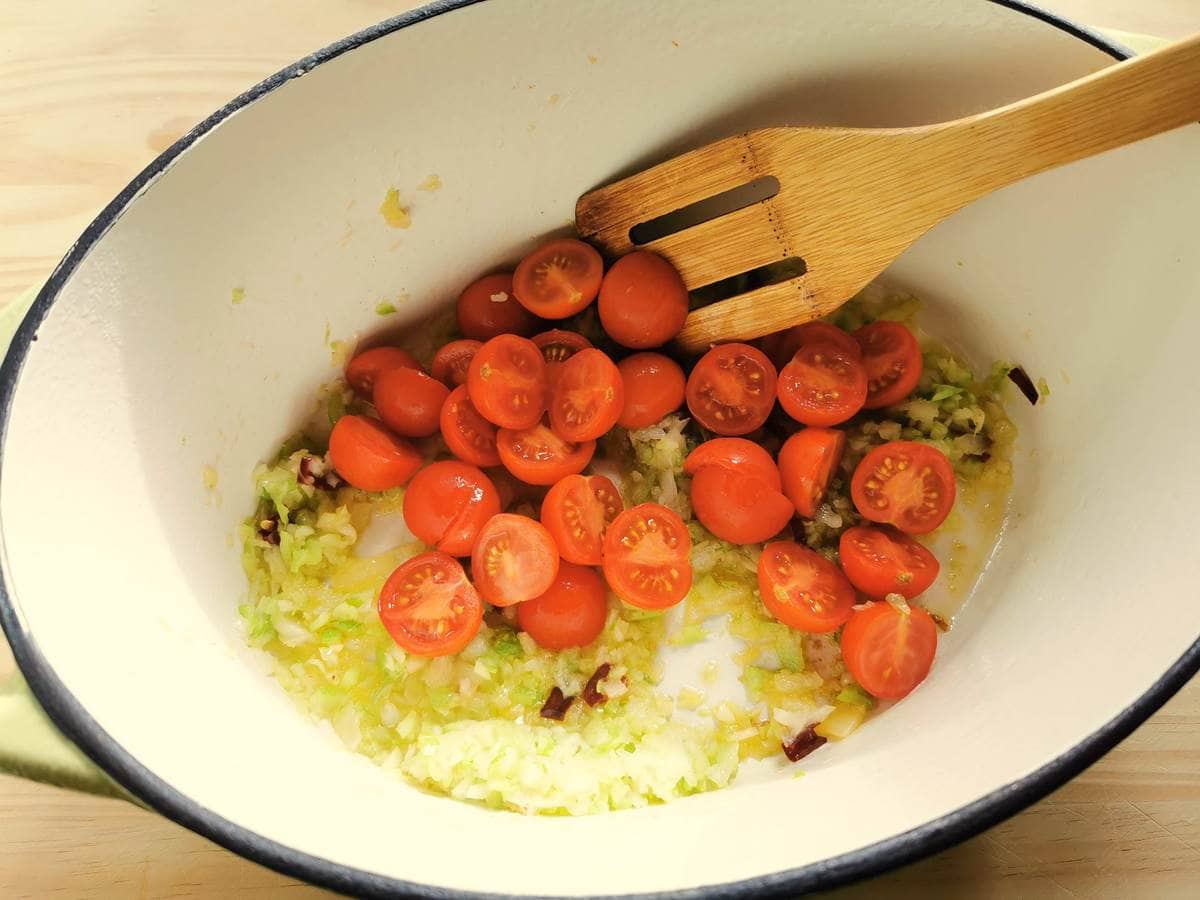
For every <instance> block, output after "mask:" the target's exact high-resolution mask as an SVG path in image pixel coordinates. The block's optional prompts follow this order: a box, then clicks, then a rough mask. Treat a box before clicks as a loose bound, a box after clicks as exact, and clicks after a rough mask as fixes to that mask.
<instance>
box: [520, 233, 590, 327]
mask: <svg viewBox="0 0 1200 900" xmlns="http://www.w3.org/2000/svg"><path fill="white" fill-rule="evenodd" d="M603 277H604V262H603V261H602V260H601V259H600V254H599V253H597V252H596V251H595V250H594V249H592V248H591V247H590V246H588V245H587V244H585V243H584V242H583V241H577V240H575V239H574V238H562V239H560V240H557V241H551V242H550V243H548V244H543V245H542V246H540V247H538V248H537V249H536V250H534V251H533V252H532V253H530V254H529V255H528V256H526V257H525V258H524V259H523V260H521V264H520V265H518V266H517V271H516V272H514V273H513V290H514V291H515V292H516V295H517V300H519V301H520V302H521V305H522V306H524V307H525V308H526V309H527V310H529V311H530V312H531V313H533V314H534V315H535V316H541V317H542V318H543V319H565V318H567V316H573V315H575V313H577V312H579V311H580V310H581V309H583V308H584V307H586V306H587V305H588V304H589V303H591V302H592V301H593V300H595V299H596V294H598V293H599V292H600V281H601V279H602V278H603Z"/></svg>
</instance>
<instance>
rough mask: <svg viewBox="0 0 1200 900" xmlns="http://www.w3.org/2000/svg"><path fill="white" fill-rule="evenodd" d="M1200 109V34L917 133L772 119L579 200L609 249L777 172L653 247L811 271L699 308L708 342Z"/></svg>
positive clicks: (822, 306)
mask: <svg viewBox="0 0 1200 900" xmlns="http://www.w3.org/2000/svg"><path fill="white" fill-rule="evenodd" d="M1197 120H1200V35H1196V36H1193V37H1190V38H1188V39H1187V40H1183V41H1180V42H1178V43H1175V44H1172V45H1170V46H1167V47H1164V48H1162V49H1161V50H1157V51H1155V52H1153V53H1149V54H1147V55H1145V56H1140V57H1137V58H1135V59H1131V60H1127V61H1125V62H1122V63H1119V64H1117V65H1114V66H1111V67H1109V68H1107V69H1104V70H1102V71H1100V72H1096V73H1094V74H1092V75H1089V76H1088V77H1086V78H1081V79H1079V80H1078V81H1074V82H1071V83H1070V84H1067V85H1063V86H1062V87H1058V88H1055V89H1053V90H1050V91H1047V92H1045V93H1043V94H1039V95H1037V96H1036V97H1031V98H1029V99H1027V100H1022V101H1019V102H1017V103H1013V104H1010V105H1008V106H1003V107H1001V108H999V109H995V110H992V111H991V112H986V113H981V114H979V115H974V116H968V117H967V118H963V119H957V120H955V121H952V122H944V123H941V124H938V125H925V126H920V127H916V128H887V129H852V128H764V129H762V130H759V131H749V132H746V133H744V134H739V135H737V136H735V137H730V138H726V139H725V140H721V141H717V142H716V143H714V144H709V145H708V146H706V147H701V148H700V149H698V150H693V151H691V152H689V153H685V154H683V155H682V156H677V157H675V158H674V159H671V160H668V161H667V162H664V163H662V164H660V165H657V166H654V167H653V168H651V169H647V170H645V171H644V172H640V173H638V174H637V175H633V176H631V177H629V178H625V179H623V180H621V181H618V182H616V183H614V184H610V185H608V186H607V187H603V188H599V189H597V190H594V191H591V192H590V193H587V194H584V195H583V196H582V197H580V198H579V202H578V204H577V205H576V208H575V222H576V225H577V227H578V229H579V231H580V233H581V234H582V235H583V236H584V237H585V238H589V239H591V240H592V241H593V242H595V243H597V244H598V245H599V246H600V247H602V248H603V249H604V250H606V251H607V252H609V253H610V254H613V255H617V254H621V253H627V252H629V251H630V250H632V249H634V244H633V242H632V241H631V239H630V229H631V228H633V227H634V226H636V225H640V224H643V223H646V222H649V221H652V220H654V219H657V218H659V217H662V216H664V215H666V214H668V213H672V212H675V211H678V210H681V209H684V208H686V207H689V206H691V205H692V204H696V203H699V202H701V201H704V200H706V199H708V198H712V197H714V196H715V195H718V194H722V193H724V192H727V191H731V190H733V189H736V188H739V187H742V186H744V185H747V184H748V183H750V182H755V181H758V180H760V179H763V178H764V177H766V176H774V177H775V178H777V179H778V181H779V186H780V187H779V192H778V194H776V195H775V196H774V197H771V198H769V199H766V200H761V201H760V202H757V203H753V204H752V205H750V206H746V207H744V208H742V209H739V210H736V211H735V212H730V213H728V214H726V215H723V216H721V217H719V218H716V219H712V220H710V221H707V222H703V223H701V224H698V225H694V226H692V227H689V228H685V229H684V230H682V231H679V232H677V233H675V234H669V235H667V236H666V237H662V238H659V239H658V240H653V241H650V242H649V243H647V244H645V245H643V246H644V248H645V249H647V250H652V251H654V252H656V253H660V254H662V255H663V256H665V257H666V258H667V259H669V260H670V261H671V262H672V263H673V264H674V265H675V267H676V268H678V269H679V271H680V273H682V275H683V280H684V282H685V283H686V284H687V286H688V288H689V290H690V289H694V288H697V287H701V286H704V285H708V284H712V283H714V282H716V281H719V280H721V279H724V278H728V277H731V276H734V275H738V274H741V273H744V272H747V271H750V270H752V269H755V268H757V267H759V266H763V265H766V264H768V263H774V262H779V261H781V260H785V259H789V258H792V257H800V258H802V259H803V260H804V264H805V271H804V274H803V275H800V276H798V277H793V278H790V279H788V280H785V281H781V282H779V283H777V284H769V285H767V286H765V287H760V288H757V289H754V290H750V291H748V292H746V293H743V294H739V295H737V296H735V297H730V298H729V299H726V300H722V301H720V302H718V303H715V304H712V305H710V306H707V307H704V308H701V309H698V310H695V311H693V312H692V313H691V314H690V315H689V316H688V318H687V321H686V323H685V324H684V326H683V331H682V332H681V333H680V335H679V338H678V341H679V343H680V344H681V345H682V346H683V347H684V348H685V349H689V350H694V351H696V350H703V349H706V348H707V347H708V346H709V345H711V344H714V343H718V342H721V341H729V340H737V339H740V340H748V339H750V338H754V337H758V336H759V335H763V334H769V333H771V332H773V331H778V330H780V329H781V328H786V327H788V326H790V325H795V324H798V323H800V322H806V321H808V320H810V319H815V318H819V317H820V316H824V315H826V314H828V313H830V312H832V311H833V310H834V309H836V308H837V307H838V306H840V305H841V304H842V303H844V302H845V301H846V300H848V299H849V298H850V297H852V296H853V295H854V294H855V293H856V292H857V291H858V290H859V289H861V288H862V287H863V286H864V285H865V284H866V283H867V282H869V281H870V280H871V279H872V278H874V277H875V276H877V275H878V274H879V273H880V272H882V271H883V269H884V268H886V267H887V265H888V264H889V263H891V262H892V260H894V259H895V258H896V257H897V256H899V255H900V253H901V252H903V251H904V249H905V248H907V247H908V246H909V245H910V244H911V243H912V242H913V241H915V240H916V239H917V238H918V237H920V236H921V235H922V234H923V233H924V232H925V231H926V230H928V229H929V228H930V227H931V226H933V225H934V224H936V223H937V222H938V221H940V220H941V219H943V218H945V217H946V216H948V215H949V214H950V213H952V212H955V211H956V210H958V209H961V208H962V207H963V206H965V205H967V204H968V203H970V202H971V201H972V200H975V199H976V198H978V197H981V196H983V195H984V194H987V193H989V192H990V191H994V190H996V189H997V188H1000V187H1003V186H1005V185H1007V184H1011V183H1012V182H1014V181H1017V180H1019V179H1021V178H1025V177H1026V176H1029V175H1034V174H1036V173H1038V172H1042V171H1044V170H1046V169H1049V168H1052V167H1054V166H1058V165H1062V164H1063V163H1067V162H1072V161H1074V160H1077V159H1082V158H1084V157H1087V156H1092V155H1093V154H1096V153H1102V152H1103V151H1105V150H1110V149H1112V148H1114V147H1120V146H1122V145H1124V144H1129V143H1132V142H1134V141H1137V140H1140V139H1142V138H1146V137H1150V136H1151V135H1155V134H1158V133H1160V132H1163V131H1168V130H1170V129H1172V128H1178V127H1180V126H1182V125H1187V124H1189V123H1192V122H1196V121H1197Z"/></svg>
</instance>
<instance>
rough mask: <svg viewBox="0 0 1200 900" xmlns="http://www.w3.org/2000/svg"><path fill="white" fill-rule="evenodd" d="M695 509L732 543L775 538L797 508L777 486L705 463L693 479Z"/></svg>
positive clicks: (701, 518) (742, 473)
mask: <svg viewBox="0 0 1200 900" xmlns="http://www.w3.org/2000/svg"><path fill="white" fill-rule="evenodd" d="M692 509H693V510H694V511H695V513H696V518H697V519H699V520H700V524H701V525H703V526H704V527H705V528H707V529H708V530H709V531H711V532H712V533H713V534H715V535H716V536H717V537H719V538H720V539H721V540H723V541H729V543H731V544H757V543H760V542H762V541H765V540H767V539H768V538H772V537H774V536H775V535H777V534H779V532H780V531H782V530H783V528H784V526H785V525H787V523H788V522H790V521H791V520H792V516H793V515H794V514H795V512H796V510H795V509H794V508H793V507H792V504H791V501H790V500H788V498H787V497H785V496H783V494H781V493H780V492H779V490H778V488H774V487H772V486H771V485H770V484H768V483H767V482H766V481H763V480H762V479H761V478H755V477H754V476H752V475H747V474H745V473H744V472H740V471H738V470H737V469H727V468H725V467H724V466H705V467H704V468H702V469H701V470H700V471H699V472H697V473H696V477H695V478H693V479H692Z"/></svg>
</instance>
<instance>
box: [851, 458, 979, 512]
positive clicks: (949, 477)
mask: <svg viewBox="0 0 1200 900" xmlns="http://www.w3.org/2000/svg"><path fill="white" fill-rule="evenodd" d="M955 492H956V486H955V482H954V467H953V466H952V465H951V464H950V460H949V459H947V458H946V454H944V453H942V451H941V450H938V449H937V448H936V447H930V446H929V445H928V444H918V443H916V442H915V441H889V442H888V443H886V444H883V445H882V446H879V447H876V448H875V449H874V450H872V451H871V452H870V453H868V454H867V455H866V456H864V457H863V460H862V462H860V463H859V464H858V468H856V469H855V470H854V476H853V477H852V478H851V479H850V497H851V499H853V500H854V505H855V507H857V509H858V511H859V513H860V514H861V515H862V516H863V518H865V519H869V520H870V521H872V522H883V523H887V524H890V525H895V526H896V527H897V528H899V529H900V530H901V531H903V532H906V533H908V534H927V533H928V532H930V531H933V530H934V529H935V528H937V527H938V526H939V525H941V524H942V522H944V521H945V519H946V516H948V515H949V514H950V509H951V507H953V506H954V496H955Z"/></svg>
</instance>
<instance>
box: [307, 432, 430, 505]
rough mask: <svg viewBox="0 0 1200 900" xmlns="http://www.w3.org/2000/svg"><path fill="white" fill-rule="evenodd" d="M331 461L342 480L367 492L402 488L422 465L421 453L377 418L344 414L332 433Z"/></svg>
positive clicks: (330, 440) (330, 439) (330, 441)
mask: <svg viewBox="0 0 1200 900" xmlns="http://www.w3.org/2000/svg"><path fill="white" fill-rule="evenodd" d="M329 461H330V462H332V463H333V468H334V470H335V471H336V472H337V473H338V475H339V476H341V478H342V480H343V481H345V482H346V483H348V484H350V485H352V486H353V487H356V488H358V489H359V490H363V491H386V490H390V489H391V488H394V487H400V485H402V484H404V483H405V482H406V481H408V479H410V478H412V476H413V474H414V473H415V472H416V471H417V469H419V468H421V463H422V462H424V460H422V459H421V454H420V453H418V452H417V451H416V449H415V448H414V447H413V445H412V444H410V443H409V442H408V441H406V440H404V439H403V438H399V437H396V435H394V434H392V432H391V431H389V430H388V429H387V427H386V426H385V425H384V424H383V423H382V422H380V421H378V420H377V419H370V418H368V417H366V416H342V417H341V418H340V419H338V420H337V422H336V423H335V424H334V426H333V431H332V432H331V433H330V435H329Z"/></svg>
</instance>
